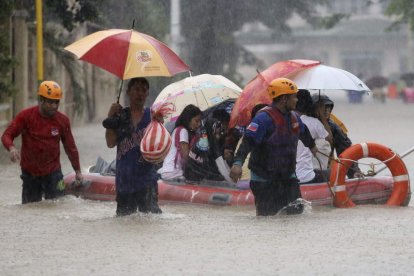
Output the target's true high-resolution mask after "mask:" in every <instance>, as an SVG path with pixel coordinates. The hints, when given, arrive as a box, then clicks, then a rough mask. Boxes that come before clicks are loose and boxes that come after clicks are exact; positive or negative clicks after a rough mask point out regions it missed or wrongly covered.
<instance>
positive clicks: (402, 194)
mask: <svg viewBox="0 0 414 276" xmlns="http://www.w3.org/2000/svg"><path fill="white" fill-rule="evenodd" d="M365 157H371V158H375V159H378V160H380V161H382V162H384V164H385V165H386V166H387V167H388V169H389V170H390V171H391V174H392V176H393V180H394V185H393V189H392V193H391V196H390V198H389V199H388V201H387V202H386V205H389V206H401V205H404V202H405V201H406V199H407V196H408V195H409V192H410V179H409V175H408V172H407V168H406V166H405V164H404V162H403V161H402V160H401V158H400V157H399V156H398V155H397V154H396V153H395V152H393V151H392V150H391V149H389V148H387V147H386V146H383V145H380V144H375V143H361V144H356V145H352V146H351V147H349V148H347V149H346V150H345V151H344V152H343V153H342V154H341V155H340V156H339V159H340V162H332V168H331V176H330V179H329V185H330V187H331V189H332V191H333V193H334V202H333V203H334V205H335V206H336V207H340V208H346V207H354V206H355V203H354V202H352V200H351V199H350V198H349V196H348V193H347V191H346V187H345V176H346V172H347V170H348V168H349V167H350V166H351V165H352V161H353V160H355V161H357V160H359V159H361V158H365Z"/></svg>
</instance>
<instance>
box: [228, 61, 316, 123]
mask: <svg viewBox="0 0 414 276" xmlns="http://www.w3.org/2000/svg"><path fill="white" fill-rule="evenodd" d="M320 63H321V62H320V61H316V60H305V59H296V60H285V61H280V62H277V63H275V64H273V65H272V66H270V67H268V68H267V69H266V70H264V71H263V72H260V73H259V74H257V76H256V77H255V78H253V79H252V80H251V81H250V82H249V83H248V84H247V85H246V87H245V88H244V89H243V92H242V93H241V95H240V97H239V99H238V100H237V101H236V104H235V105H234V108H233V111H232V113H231V119H230V127H234V126H236V125H238V126H246V125H248V124H249V123H250V120H251V111H252V109H253V107H254V106H255V105H257V104H263V103H270V102H271V99H270V97H269V95H268V94H267V92H266V89H267V87H268V85H269V83H270V82H271V81H272V80H274V79H276V78H280V77H284V76H286V75H287V74H289V73H292V72H298V71H300V70H303V69H306V68H311V67H313V66H316V65H319V64H320Z"/></svg>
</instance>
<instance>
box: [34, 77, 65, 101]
mask: <svg viewBox="0 0 414 276" xmlns="http://www.w3.org/2000/svg"><path fill="white" fill-rule="evenodd" d="M37 95H39V96H42V97H45V98H48V99H52V100H60V99H61V98H62V89H61V88H60V86H59V84H57V83H56V82H54V81H44V82H42V83H41V84H40V85H39V90H38V91H37Z"/></svg>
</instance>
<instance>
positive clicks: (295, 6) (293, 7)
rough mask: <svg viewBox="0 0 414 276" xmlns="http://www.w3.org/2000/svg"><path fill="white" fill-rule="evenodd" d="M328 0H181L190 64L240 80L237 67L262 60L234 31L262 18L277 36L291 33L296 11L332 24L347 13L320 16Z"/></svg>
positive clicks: (316, 22)
mask: <svg viewBox="0 0 414 276" xmlns="http://www.w3.org/2000/svg"><path fill="white" fill-rule="evenodd" d="M327 3H328V1H325V0H295V1H287V0H272V1H268V0H256V1H251V0H238V1H226V0H199V1H192V0H181V7H182V11H181V28H182V32H183V36H184V37H185V46H186V49H187V51H188V56H189V62H190V66H191V68H192V69H193V71H194V72H195V73H197V74H198V73H207V72H208V73H212V74H222V75H225V76H226V77H228V78H229V79H232V80H233V81H235V82H239V83H240V82H241V81H242V78H241V75H239V74H238V72H237V67H238V66H239V65H242V64H247V65H256V66H260V63H259V62H260V61H258V60H256V59H255V57H254V56H253V55H252V54H251V53H250V52H248V51H247V50H246V49H244V48H242V47H241V46H240V45H238V44H237V43H236V41H235V37H234V32H236V31H238V30H240V29H241V28H242V26H243V25H244V24H246V23H252V22H262V23H263V24H265V25H266V26H268V27H269V28H270V29H271V30H272V35H273V37H274V38H275V39H277V37H278V36H283V35H284V36H285V35H288V33H289V31H290V28H289V26H288V25H287V21H288V19H290V18H291V16H292V15H293V14H294V13H296V14H298V15H299V16H301V17H302V18H303V19H305V20H306V21H308V22H309V23H311V24H312V25H314V26H319V27H321V26H323V27H332V26H333V25H334V24H335V23H336V22H338V21H339V20H340V19H342V18H343V17H344V15H339V14H335V15H332V16H329V17H325V18H323V17H319V16H318V14H317V11H316V7H317V5H325V4H327Z"/></svg>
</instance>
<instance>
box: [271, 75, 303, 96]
mask: <svg viewBox="0 0 414 276" xmlns="http://www.w3.org/2000/svg"><path fill="white" fill-rule="evenodd" d="M267 93H269V96H270V98H272V99H274V98H277V97H279V96H282V95H286V94H296V93H298V86H297V85H296V83H294V82H293V81H291V80H290V79H287V78H277V79H274V80H272V81H271V82H270V84H269V86H268V87H267Z"/></svg>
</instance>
